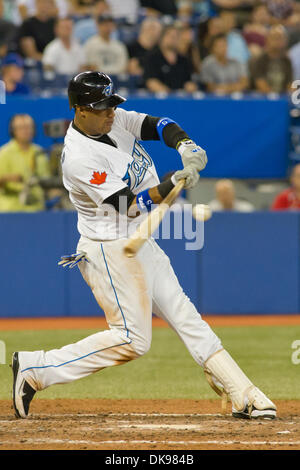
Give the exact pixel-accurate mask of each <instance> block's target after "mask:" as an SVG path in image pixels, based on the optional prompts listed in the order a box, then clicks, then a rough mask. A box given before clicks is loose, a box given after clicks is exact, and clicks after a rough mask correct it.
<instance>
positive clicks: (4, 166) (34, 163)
mask: <svg viewBox="0 0 300 470" xmlns="http://www.w3.org/2000/svg"><path fill="white" fill-rule="evenodd" d="M34 133H35V125H34V121H33V119H32V118H31V117H30V116H29V115H28V114H17V115H15V116H14V117H13V119H12V121H11V124H10V134H11V140H10V141H9V142H8V143H7V144H6V145H4V146H3V147H1V149H0V211H1V212H19V211H38V210H43V209H44V195H43V190H42V189H41V187H40V185H39V183H38V180H39V178H48V177H49V176H50V171H49V163H48V159H47V157H46V155H45V154H44V152H43V150H42V148H41V147H39V146H38V145H35V144H33V143H32V141H33V138H34Z"/></svg>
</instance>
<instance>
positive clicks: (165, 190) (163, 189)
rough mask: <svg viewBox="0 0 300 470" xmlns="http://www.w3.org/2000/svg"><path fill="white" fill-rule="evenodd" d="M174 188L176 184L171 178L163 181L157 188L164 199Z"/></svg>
mask: <svg viewBox="0 0 300 470" xmlns="http://www.w3.org/2000/svg"><path fill="white" fill-rule="evenodd" d="M173 188H174V184H173V183H172V181H171V178H170V179H168V180H166V181H163V182H162V183H160V184H159V185H158V186H157V190H158V192H159V194H160V195H161V197H162V198H163V199H164V198H165V197H166V196H167V195H168V194H169V192H170V191H171V190H172V189H173Z"/></svg>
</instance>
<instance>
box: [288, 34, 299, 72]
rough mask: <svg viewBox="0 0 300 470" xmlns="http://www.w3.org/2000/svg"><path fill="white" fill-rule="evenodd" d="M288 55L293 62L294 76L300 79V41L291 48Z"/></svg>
mask: <svg viewBox="0 0 300 470" xmlns="http://www.w3.org/2000/svg"><path fill="white" fill-rule="evenodd" d="M288 56H289V58H290V61H291V62H292V69H293V78H294V80H300V42H298V43H297V44H295V45H294V46H293V47H291V48H290V50H289V52H288Z"/></svg>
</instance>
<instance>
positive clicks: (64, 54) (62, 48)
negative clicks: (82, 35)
mask: <svg viewBox="0 0 300 470" xmlns="http://www.w3.org/2000/svg"><path fill="white" fill-rule="evenodd" d="M72 29H73V20H72V19H71V18H59V19H58V20H57V21H56V24H55V36H56V39H54V40H53V41H51V42H50V43H49V44H48V45H47V46H46V47H45V49H44V53H43V67H44V70H45V71H49V70H50V71H53V72H55V73H57V74H62V75H75V74H76V73H78V72H79V71H80V70H83V69H84V68H85V67H84V65H85V55H84V51H83V48H82V46H80V45H79V44H78V43H77V41H75V40H74V39H73V38H72Z"/></svg>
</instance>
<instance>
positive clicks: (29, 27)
mask: <svg viewBox="0 0 300 470" xmlns="http://www.w3.org/2000/svg"><path fill="white" fill-rule="evenodd" d="M35 1H36V14H35V16H32V17H31V18H28V19H27V20H25V21H24V22H23V24H22V25H21V27H20V31H19V40H20V46H21V51H22V53H23V54H24V56H25V57H28V58H31V59H34V60H37V61H39V60H42V53H43V51H44V49H45V47H46V46H47V44H49V42H50V41H52V40H53V39H54V23H55V17H54V16H53V15H54V11H55V4H54V0H35Z"/></svg>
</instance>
